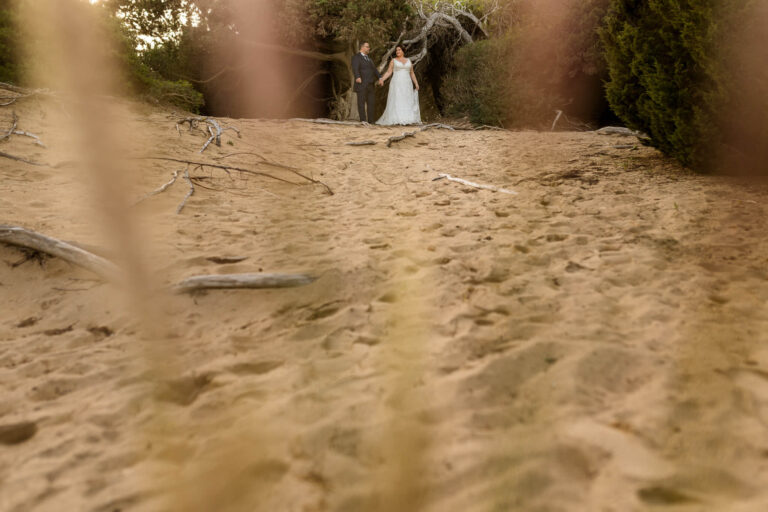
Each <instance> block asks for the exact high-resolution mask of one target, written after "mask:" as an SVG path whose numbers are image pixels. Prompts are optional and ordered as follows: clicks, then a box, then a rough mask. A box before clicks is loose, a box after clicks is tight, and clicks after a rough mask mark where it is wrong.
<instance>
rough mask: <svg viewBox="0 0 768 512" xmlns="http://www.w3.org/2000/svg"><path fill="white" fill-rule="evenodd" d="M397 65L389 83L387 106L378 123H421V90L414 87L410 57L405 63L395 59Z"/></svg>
mask: <svg viewBox="0 0 768 512" xmlns="http://www.w3.org/2000/svg"><path fill="white" fill-rule="evenodd" d="M394 62H395V67H394V70H393V71H392V81H391V82H390V83H389V95H387V107H386V108H385V109H384V113H383V114H382V115H381V117H380V118H379V120H378V121H376V124H380V125H393V124H420V123H421V109H420V108H419V91H417V90H416V89H414V88H413V82H412V81H411V68H412V67H413V64H411V60H410V59H406V61H405V64H403V63H402V62H400V61H398V60H397V59H395V60H394Z"/></svg>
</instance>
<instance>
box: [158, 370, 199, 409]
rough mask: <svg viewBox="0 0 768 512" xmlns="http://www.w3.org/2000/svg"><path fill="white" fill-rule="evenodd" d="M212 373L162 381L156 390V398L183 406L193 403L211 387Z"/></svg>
mask: <svg viewBox="0 0 768 512" xmlns="http://www.w3.org/2000/svg"><path fill="white" fill-rule="evenodd" d="M212 381H213V376H212V375H210V374H202V375H189V376H186V377H181V378H179V379H174V380H167V381H164V382H161V383H160V384H159V385H158V387H157V389H156V390H155V399H156V400H158V401H160V402H168V403H172V404H176V405H181V406H188V405H191V404H193V403H194V402H195V400H197V398H198V397H199V396H200V395H201V394H203V393H204V392H205V391H207V390H209V389H210V388H211V383H212Z"/></svg>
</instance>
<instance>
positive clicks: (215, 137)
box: [176, 117, 241, 153]
mask: <svg viewBox="0 0 768 512" xmlns="http://www.w3.org/2000/svg"><path fill="white" fill-rule="evenodd" d="M185 123H189V131H192V130H193V129H195V128H198V126H199V124H200V123H205V124H207V125H208V134H210V137H209V138H208V140H207V141H206V143H205V144H203V148H202V149H201V150H200V153H202V152H203V151H205V150H206V149H207V148H208V146H210V144H211V142H215V143H216V145H217V146H219V147H221V134H222V133H224V132H225V131H226V130H232V131H233V132H235V133H237V137H238V138H240V137H241V135H240V130H238V129H237V128H235V127H234V126H222V125H221V124H220V123H219V122H218V121H217V120H216V119H214V118H212V117H187V118H184V119H182V120H181V121H177V122H176V130H177V131H178V132H179V135H181V130H180V129H179V126H180V125H182V124H185ZM214 130H215V132H214Z"/></svg>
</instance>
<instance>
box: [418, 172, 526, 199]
mask: <svg viewBox="0 0 768 512" xmlns="http://www.w3.org/2000/svg"><path fill="white" fill-rule="evenodd" d="M443 178H445V179H446V180H448V181H455V182H456V183H461V184H462V185H466V186H468V187H473V188H480V189H484V190H492V191H493V192H501V193H502V194H511V195H513V196H516V195H517V192H515V191H514V190H508V189H506V188H501V187H497V186H495V185H482V184H480V183H475V182H472V181H467V180H463V179H461V178H454V177H453V176H451V175H450V174H438V176H437V178H435V179H433V180H432V181H437V180H441V179H443Z"/></svg>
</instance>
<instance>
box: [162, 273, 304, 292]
mask: <svg viewBox="0 0 768 512" xmlns="http://www.w3.org/2000/svg"><path fill="white" fill-rule="evenodd" d="M315 280H316V278H315V277H313V276H310V275H308V274H229V275H208V276H195V277H190V278H188V279H185V280H183V281H181V282H180V283H178V284H177V285H175V286H174V287H173V289H174V291H176V292H178V293H192V292H199V291H202V290H217V289H218V290H221V289H242V288H252V289H264V288H295V287H297V286H305V285H308V284H312V283H313V282H315Z"/></svg>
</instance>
